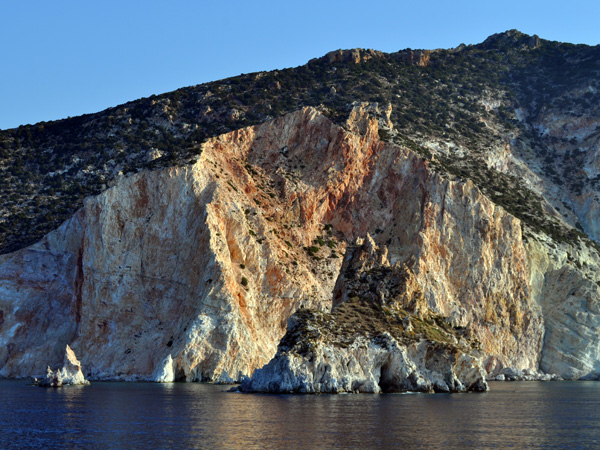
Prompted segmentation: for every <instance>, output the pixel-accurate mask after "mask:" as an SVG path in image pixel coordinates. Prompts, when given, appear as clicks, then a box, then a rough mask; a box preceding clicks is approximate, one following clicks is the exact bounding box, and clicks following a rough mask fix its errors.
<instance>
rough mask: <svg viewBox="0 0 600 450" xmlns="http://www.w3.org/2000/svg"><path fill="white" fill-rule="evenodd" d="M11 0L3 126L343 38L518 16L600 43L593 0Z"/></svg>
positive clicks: (75, 111)
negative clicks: (282, 0)
mask: <svg viewBox="0 0 600 450" xmlns="http://www.w3.org/2000/svg"><path fill="white" fill-rule="evenodd" d="M417 3H418V2H416V1H414V0H411V1H398V0H397V1H380V0H371V1H370V2H366V1H361V2H358V1H352V0H347V1H344V2H341V1H337V0H334V1H327V0H321V1H312V0H303V1H298V2H281V1H277V2H275V1H262V0H255V1H252V2H251V1H229V2H227V1H223V2H217V1H210V2H208V1H192V0H185V1H184V0H169V1H166V0H163V1H154V0H145V1H138V0H129V1H128V0H120V1H113V0H104V1H102V2H88V1H81V0H77V1H75V0H74V1H66V0H65V1H63V0H54V1H48V0H38V1H29V0H19V1H8V0H6V1H3V2H2V3H1V8H0V52H1V53H0V55H1V56H0V58H1V59H0V69H1V70H0V129H6V128H12V127H16V126H18V125H20V124H27V123H36V122H40V121H47V120H55V119H61V118H64V117H67V116H76V115H79V114H84V113H92V112H97V111H101V110H103V109H105V108H107V107H110V106H115V105H117V104H120V103H124V102H126V101H129V100H135V99H137V98H140V97H147V96H150V95H151V94H160V93H163V92H167V91H171V90H174V89H177V88H180V87H183V86H190V85H194V84H199V83H203V82H206V81H212V80H217V79H221V78H226V77H229V76H234V75H238V74H240V73H248V72H255V71H260V70H273V69H277V68H284V67H294V66H298V65H302V64H304V63H305V62H307V61H308V60H309V59H311V58H314V57H317V56H321V55H323V54H325V53H327V52H328V51H331V50H335V49H338V48H354V47H363V48H374V49H377V50H383V51H387V52H393V51H397V50H400V49H404V48H450V47H456V46H457V45H459V44H461V43H465V44H475V43H478V42H481V41H483V40H484V39H485V38H486V37H487V36H489V35H490V34H494V33H498V32H502V31H506V30H508V29H512V28H516V29H518V30H520V31H522V32H524V33H527V34H538V35H539V36H540V37H542V38H544V39H549V40H557V41H562V42H572V43H585V44H589V45H597V44H599V43H600V27H599V26H598V24H597V21H598V18H599V17H600V2H598V1H597V0H595V1H579V0H572V1H570V2H564V1H554V0H548V1H526V0H522V1H513V0H507V1H503V2H489V1H487V2H486V1H482V0H478V1H460V0H455V1H452V2H451V1H429V2H428V1H427V0H422V1H421V2H420V3H419V4H417Z"/></svg>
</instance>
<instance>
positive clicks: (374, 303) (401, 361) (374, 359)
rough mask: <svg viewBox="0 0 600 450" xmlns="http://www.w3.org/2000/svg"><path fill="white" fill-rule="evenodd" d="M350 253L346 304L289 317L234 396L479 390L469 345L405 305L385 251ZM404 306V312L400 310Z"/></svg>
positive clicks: (481, 383)
mask: <svg viewBox="0 0 600 450" xmlns="http://www.w3.org/2000/svg"><path fill="white" fill-rule="evenodd" d="M353 250H354V251H350V252H348V253H347V256H346V259H345V261H344V266H343V268H344V269H343V270H345V271H346V275H345V278H344V279H345V285H344V287H348V285H349V288H350V289H351V291H352V295H353V297H350V298H348V299H343V301H342V303H337V304H336V305H335V307H334V309H333V311H332V313H331V314H327V313H322V312H317V311H310V310H302V311H299V312H297V313H296V314H294V315H293V316H292V317H291V318H290V321H289V323H288V331H287V334H286V335H285V337H284V338H283V339H282V341H281V343H280V345H279V348H278V351H277V354H276V355H275V357H274V358H273V359H272V360H271V361H270V362H269V364H267V365H266V366H265V367H263V368H262V369H259V370H257V371H256V372H255V373H254V375H253V376H252V378H251V379H246V380H244V381H243V382H242V384H241V386H240V387H239V390H240V391H242V392H271V393H285V392H295V393H339V392H370V393H380V392H406V391H416V392H464V391H485V390H487V389H488V386H487V383H486V381H485V375H486V373H485V371H484V370H483V368H482V364H481V352H479V351H478V350H477V349H476V344H475V343H474V342H471V341H469V339H468V338H467V337H466V335H465V334H464V333H462V332H461V331H462V330H460V329H455V328H453V327H451V326H450V325H449V324H448V323H447V322H446V321H444V319H443V318H442V317H440V316H436V315H435V314H432V312H431V311H429V310H428V309H427V307H426V306H423V305H417V303H418V301H419V299H415V300H416V302H415V301H412V298H410V297H414V296H415V295H416V296H418V295H419V294H417V293H415V292H408V291H409V288H408V289H407V286H406V282H407V281H409V278H408V277H407V276H406V275H405V274H404V273H403V272H405V270H404V269H403V268H402V267H400V265H399V264H397V265H396V266H395V267H393V268H390V266H389V264H386V262H387V261H386V256H385V251H381V250H380V249H379V248H377V246H376V245H375V243H374V242H373V240H372V239H371V237H370V236H368V235H367V238H366V242H365V243H364V244H362V245H360V246H359V247H358V248H354V249H353ZM386 269H387V270H386ZM350 272H351V274H350ZM342 278H343V277H340V279H342ZM339 284H340V283H338V285H339ZM396 290H397V291H398V292H397V291H396ZM399 291H402V292H403V294H404V295H398V293H399ZM404 304H405V305H406V306H409V309H408V310H409V311H410V313H409V312H407V310H405V309H402V306H404Z"/></svg>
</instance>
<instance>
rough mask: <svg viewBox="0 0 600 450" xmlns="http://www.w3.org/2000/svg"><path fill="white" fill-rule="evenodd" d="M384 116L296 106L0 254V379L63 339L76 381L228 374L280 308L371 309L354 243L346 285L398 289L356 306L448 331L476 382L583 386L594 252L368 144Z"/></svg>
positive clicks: (362, 109) (592, 363)
mask: <svg viewBox="0 0 600 450" xmlns="http://www.w3.org/2000/svg"><path fill="white" fill-rule="evenodd" d="M390 113H391V111H390V109H389V108H386V109H383V110H381V109H379V108H378V106H377V105H365V104H358V105H355V107H354V109H353V111H352V113H351V114H350V118H349V120H348V122H347V123H346V125H345V127H344V128H342V127H340V126H337V125H335V124H334V123H332V122H331V121H330V120H329V119H327V118H326V117H325V116H323V115H322V114H320V113H319V112H318V111H317V110H315V109H312V108H305V109H302V110H300V111H297V112H295V113H292V114H289V115H286V116H284V117H282V118H279V119H274V120H272V121H270V122H267V123H265V124H263V125H260V126H255V127H249V128H244V129H240V130H238V131H235V132H232V133H228V134H225V135H221V136H219V137H216V138H213V139H210V140H209V141H207V143H206V144H204V145H203V147H202V153H201V155H200V157H199V159H198V161H197V163H195V164H193V165H189V166H186V167H173V168H168V169H161V170H155V171H144V172H140V173H138V174H134V175H130V176H125V177H122V178H120V179H119V180H118V181H117V184H116V185H115V186H114V187H113V188H111V189H108V190H107V191H106V192H104V193H102V194H101V195H99V196H97V197H91V198H89V199H88V200H87V201H86V202H85V205H84V207H83V208H82V209H80V210H79V211H78V212H77V214H75V215H74V216H73V217H72V218H71V219H70V220H68V221H67V222H65V223H64V224H63V225H62V226H61V227H59V228H58V229H57V230H56V231H54V232H52V233H50V234H48V235H47V236H46V237H45V238H44V239H43V240H42V241H40V242H39V243H37V244H35V245H33V246H31V247H28V248H26V249H23V250H19V251H17V252H14V253H11V254H7V255H4V256H2V257H1V258H0V273H2V277H1V279H0V292H2V296H1V297H0V311H1V312H0V317H1V318H2V320H1V321H0V336H1V337H2V346H0V348H1V349H2V350H0V351H1V352H2V353H0V364H1V368H0V375H2V376H25V375H31V374H40V373H43V370H44V369H45V366H46V364H48V363H51V364H57V363H58V362H60V359H61V358H62V353H61V351H62V349H64V346H65V345H66V344H69V345H71V347H73V349H74V351H75V352H76V354H77V355H79V357H80V358H81V362H82V366H83V367H85V368H86V370H87V371H89V373H88V374H87V376H88V377H89V378H91V379H98V378H119V379H155V380H159V381H170V380H173V379H178V380H179V379H181V380H183V379H185V380H211V381H232V380H239V379H240V378H241V377H242V376H244V375H250V374H251V373H252V372H253V371H254V370H255V369H256V368H258V367H260V366H262V365H263V364H265V363H266V362H267V361H268V360H269V359H270V358H271V356H272V355H273V354H274V353H275V348H276V345H277V342H278V341H279V339H280V338H281V337H282V336H283V335H284V333H285V327H286V321H287V319H288V317H289V316H290V315H291V314H292V313H293V312H294V311H295V310H296V309H298V308H299V307H308V308H315V309H318V310H325V311H327V310H328V309H329V308H330V307H331V304H332V298H333V304H334V305H335V304H338V303H340V302H342V301H344V300H345V299H347V298H349V297H353V296H359V297H361V296H362V297H365V296H369V295H372V292H370V291H369V290H367V291H365V290H364V289H363V288H361V289H358V288H357V287H356V286H355V284H354V275H355V273H356V268H354V269H352V267H350V268H349V267H344V268H342V269H341V270H340V266H341V258H339V257H338V256H339V255H340V254H343V253H344V252H345V247H346V242H350V241H353V240H354V239H355V238H357V237H361V236H365V235H366V234H367V233H372V234H373V237H374V240H375V242H376V244H377V245H379V246H381V248H383V249H385V254H386V257H385V259H382V260H381V261H379V263H378V264H374V265H372V267H370V268H366V269H365V268H363V269H361V271H363V272H365V271H366V272H365V273H366V274H367V275H368V274H369V270H371V269H372V270H374V271H375V272H377V271H383V272H384V273H385V272H386V271H390V270H393V271H395V272H394V273H397V277H398V280H399V282H398V283H397V285H395V286H393V287H390V288H389V289H387V288H386V289H387V290H383V291H381V290H379V291H378V290H377V289H375V291H374V292H375V293H376V294H377V295H378V296H380V297H381V298H382V299H386V300H385V301H386V302H392V301H394V302H399V304H400V305H402V307H406V308H410V309H411V310H413V311H417V312H418V311H432V312H433V313H435V314H438V315H440V316H442V317H444V318H446V319H445V320H447V321H448V322H449V323H450V324H451V325H452V326H454V327H464V328H466V329H467V330H468V333H469V338H470V339H473V341H474V342H479V345H480V348H481V350H482V352H483V353H484V356H483V357H484V367H485V369H486V370H487V372H488V373H490V374H492V375H495V374H498V373H499V372H500V371H501V370H502V369H503V368H506V367H514V368H517V369H521V370H522V369H528V370H531V371H533V372H537V371H538V370H539V369H540V368H541V369H543V370H545V371H548V372H551V373H557V374H559V375H562V376H563V377H567V378H578V377H582V376H583V377H590V378H594V377H597V376H598V371H597V365H598V359H599V358H598V355H597V349H598V348H599V346H598V338H597V336H598V333H597V329H598V326H597V324H598V321H599V320H600V316H599V315H598V311H599V309H598V298H599V296H598V294H599V292H598V290H599V287H598V282H599V281H600V277H599V274H600V271H599V270H598V268H599V261H600V259H599V258H598V254H597V252H596V250H595V249H594V248H593V247H589V246H587V245H586V243H585V242H583V241H577V242H576V244H577V245H572V244H569V243H566V242H558V243H556V242H553V241H552V240H551V239H550V238H548V237H547V236H545V235H543V234H538V233H536V232H535V231H532V230H530V231H528V234H527V236H528V238H527V239H524V235H523V233H522V231H521V230H522V227H524V229H527V227H526V225H524V224H523V223H522V222H521V221H520V220H519V219H517V218H515V217H514V216H512V215H511V214H510V213H508V212H507V211H506V210H505V209H504V208H502V207H500V206H498V205H496V204H495V203H494V202H492V201H491V200H490V199H489V198H488V197H487V196H485V195H484V194H483V193H482V192H481V190H480V189H479V188H478V187H477V186H476V185H474V183H473V182H471V181H470V180H466V181H465V180H460V179H456V178H455V177H453V176H448V175H444V173H443V172H441V171H440V169H439V167H437V166H436V165H434V164H431V163H430V162H428V161H427V160H425V159H423V158H422V157H421V156H419V155H418V154H417V153H415V152H414V151H412V150H410V149H408V148H404V147H400V146H398V145H395V144H391V143H386V142H383V141H381V140H380V138H379V135H380V126H379V123H378V122H380V123H381V126H383V127H387V128H388V129H390V121H389V116H390ZM391 131H392V132H393V130H391ZM349 251H350V252H353V251H355V250H352V249H350V250H349ZM350 256H351V254H349V256H348V257H350ZM338 274H339V278H338ZM336 279H337V284H338V288H337V289H336V290H335V294H334V285H335V283H336ZM367 281H368V280H367ZM364 285H365V284H364V282H362V281H361V284H360V286H364ZM366 285H367V286H368V285H369V284H368V283H367V284H366ZM355 291H356V292H355ZM582 335H583V336H586V338H585V339H578V338H577V336H582ZM53 360H55V361H53Z"/></svg>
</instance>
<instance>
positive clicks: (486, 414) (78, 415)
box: [0, 380, 600, 450]
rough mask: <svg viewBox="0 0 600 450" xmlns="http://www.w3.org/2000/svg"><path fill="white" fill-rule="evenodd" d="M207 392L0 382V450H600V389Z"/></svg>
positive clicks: (528, 385) (495, 385)
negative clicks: (58, 387)
mask: <svg viewBox="0 0 600 450" xmlns="http://www.w3.org/2000/svg"><path fill="white" fill-rule="evenodd" d="M229 388H230V386H222V385H211V384H201V383H172V384H155V383H112V382H96V383H92V385H91V386H67V387H63V388H60V389H52V388H40V387H34V386H30V385H28V382H27V381H25V380H0V449H2V450H10V449H103V450H106V449H131V450H152V449H244V450H246V449H392V448H403V449H412V448H423V449H437V448H457V449H471V448H500V449H504V448H519V449H520V448H565V449H578V448H581V449H587V448H600V382H594V381H564V382H491V383H490V388H491V390H490V391H489V392H486V393H464V394H379V395H377V394H341V395H270V394H241V393H233V392H228V389H229Z"/></svg>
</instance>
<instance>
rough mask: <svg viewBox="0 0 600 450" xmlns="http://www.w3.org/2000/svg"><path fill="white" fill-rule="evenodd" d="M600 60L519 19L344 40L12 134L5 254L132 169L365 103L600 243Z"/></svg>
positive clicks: (552, 221) (545, 221) (547, 228)
mask: <svg viewBox="0 0 600 450" xmlns="http://www.w3.org/2000/svg"><path fill="white" fill-rule="evenodd" d="M599 60H600V47H598V46H597V47H589V46H585V45H571V44H562V43H558V42H551V41H547V40H543V39H539V38H538V37H537V36H527V35H524V34H522V33H519V32H518V31H515V30H511V31H507V32H505V33H501V34H498V35H494V36H491V37H490V38H488V39H487V40H486V41H485V42H484V43H482V44H479V45H474V46H464V45H461V46H459V47H457V48H455V49H449V50H435V51H427V50H417V51H413V50H402V51H399V52H397V53H390V54H386V53H382V52H376V51H373V50H361V49H354V50H344V51H341V50H340V51H335V52H331V53H330V54H328V55H326V56H324V57H322V58H318V59H315V60H312V61H310V62H309V63H308V64H306V65H304V66H301V67H297V68H293V69H285V70H279V71H273V72H260V73H255V74H246V75H240V76H238V77H233V78H230V79H226V80H221V81H217V82H213V83H207V84H204V85H199V86H193V87H189V88H183V89H179V90H177V91H175V92H172V93H167V94H163V95H160V96H152V97H150V98H147V99H140V100H137V101H135V102H130V103H127V104H125V105H121V106H118V107H115V108H110V109H108V110H106V111H103V112H101V113H98V114H90V115H86V116H81V117H76V118H72V119H67V120H62V121H57V122H48V123H40V124H36V125H33V126H24V127H19V128H18V129H14V130H6V131H2V132H0V183H1V184H0V186H1V187H2V189H1V191H0V199H1V201H0V252H2V253H6V252H10V251H14V250H17V249H19V248H23V247H24V246H26V245H30V244H32V243H34V242H36V241H37V240H39V239H41V237H42V236H43V235H45V234H46V233H47V232H49V231H51V230H53V229H54V228H56V227H58V225H60V223H62V222H63V221H64V220H66V219H67V218H69V217H70V216H71V215H72V214H73V213H74V212H75V211H76V210H77V209H78V208H79V207H81V206H82V204H83V199H84V198H85V197H87V196H88V195H91V194H98V193H100V192H102V191H103V190H105V189H106V188H107V187H109V186H111V185H113V184H114V183H115V181H116V179H117V178H118V177H119V176H120V175H119V174H122V173H125V174H126V173H130V172H137V171H140V170H144V169H148V168H156V167H169V166H173V165H187V164H191V163H193V161H195V160H196V159H197V157H198V153H199V152H200V147H201V144H202V143H203V142H205V141H206V140H207V139H208V138H210V137H214V136H218V135H220V134H223V133H226V132H230V131H233V130H236V129H239V128H242V127H244V126H248V125H255V124H259V123H262V122H265V121H268V120H270V119H272V118H274V117H279V116H281V115H282V114H284V113H286V112H291V111H295V110H297V109H299V108H301V107H305V106H313V107H319V108H321V109H322V111H323V112H324V113H325V114H326V115H327V116H328V117H330V118H332V119H333V121H334V122H336V123H338V124H343V122H344V121H345V120H346V118H347V116H348V113H349V112H350V110H351V109H352V106H351V105H352V104H353V102H355V101H365V102H374V101H376V102H379V103H380V104H381V105H384V104H388V103H389V104H391V105H392V107H393V109H392V112H391V116H390V121H391V123H393V125H394V127H395V129H396V131H397V133H396V135H394V136H387V135H384V136H383V137H385V138H391V137H393V138H394V139H395V140H396V141H397V142H398V143H400V144H402V145H409V146H411V147H412V148H415V149H416V150H417V151H419V153H420V154H421V155H422V156H423V157H425V158H426V159H428V160H430V161H432V162H433V161H435V162H436V163H437V164H440V165H441V166H443V170H444V171H446V172H451V173H453V174H455V175H457V176H459V177H462V178H470V179H472V180H473V181H474V182H475V183H476V184H477V185H478V186H479V187H480V188H481V189H482V190H483V191H484V192H487V193H488V194H489V195H490V196H491V197H492V198H493V200H494V201H496V202H497V203H500V204H502V205H503V206H504V207H505V208H507V209H508V210H509V211H510V212H511V213H512V214H514V215H516V216H517V217H518V218H520V219H522V220H524V221H526V222H527V223H529V224H530V225H532V226H534V227H535V228H536V229H540V230H542V231H544V232H545V233H546V234H552V235H554V236H555V237H556V238H558V239H560V240H563V241H569V242H572V241H573V239H574V236H575V235H576V234H577V233H580V232H581V231H583V232H585V233H586V234H587V235H588V236H590V237H591V238H592V239H595V240H597V239H598V237H599V234H598V230H597V227H598V225H597V219H596V216H597V214H596V212H597V211H598V201H599V200H598V199H599V198H600V197H599V196H598V180H599V179H600V178H599V177H598V168H597V155H596V152H597V143H598V136H597V134H598V131H597V126H598V119H599V117H600V111H599V109H598V108H599V106H598V105H600V90H599V89H600V85H599V82H598V80H599V79H600V66H599V65H598V61H599ZM15 224H16V225H15ZM565 224H569V225H570V226H572V227H575V226H577V227H579V228H578V229H575V230H571V228H569V227H567V228H566V229H564V227H563V225H565Z"/></svg>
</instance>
